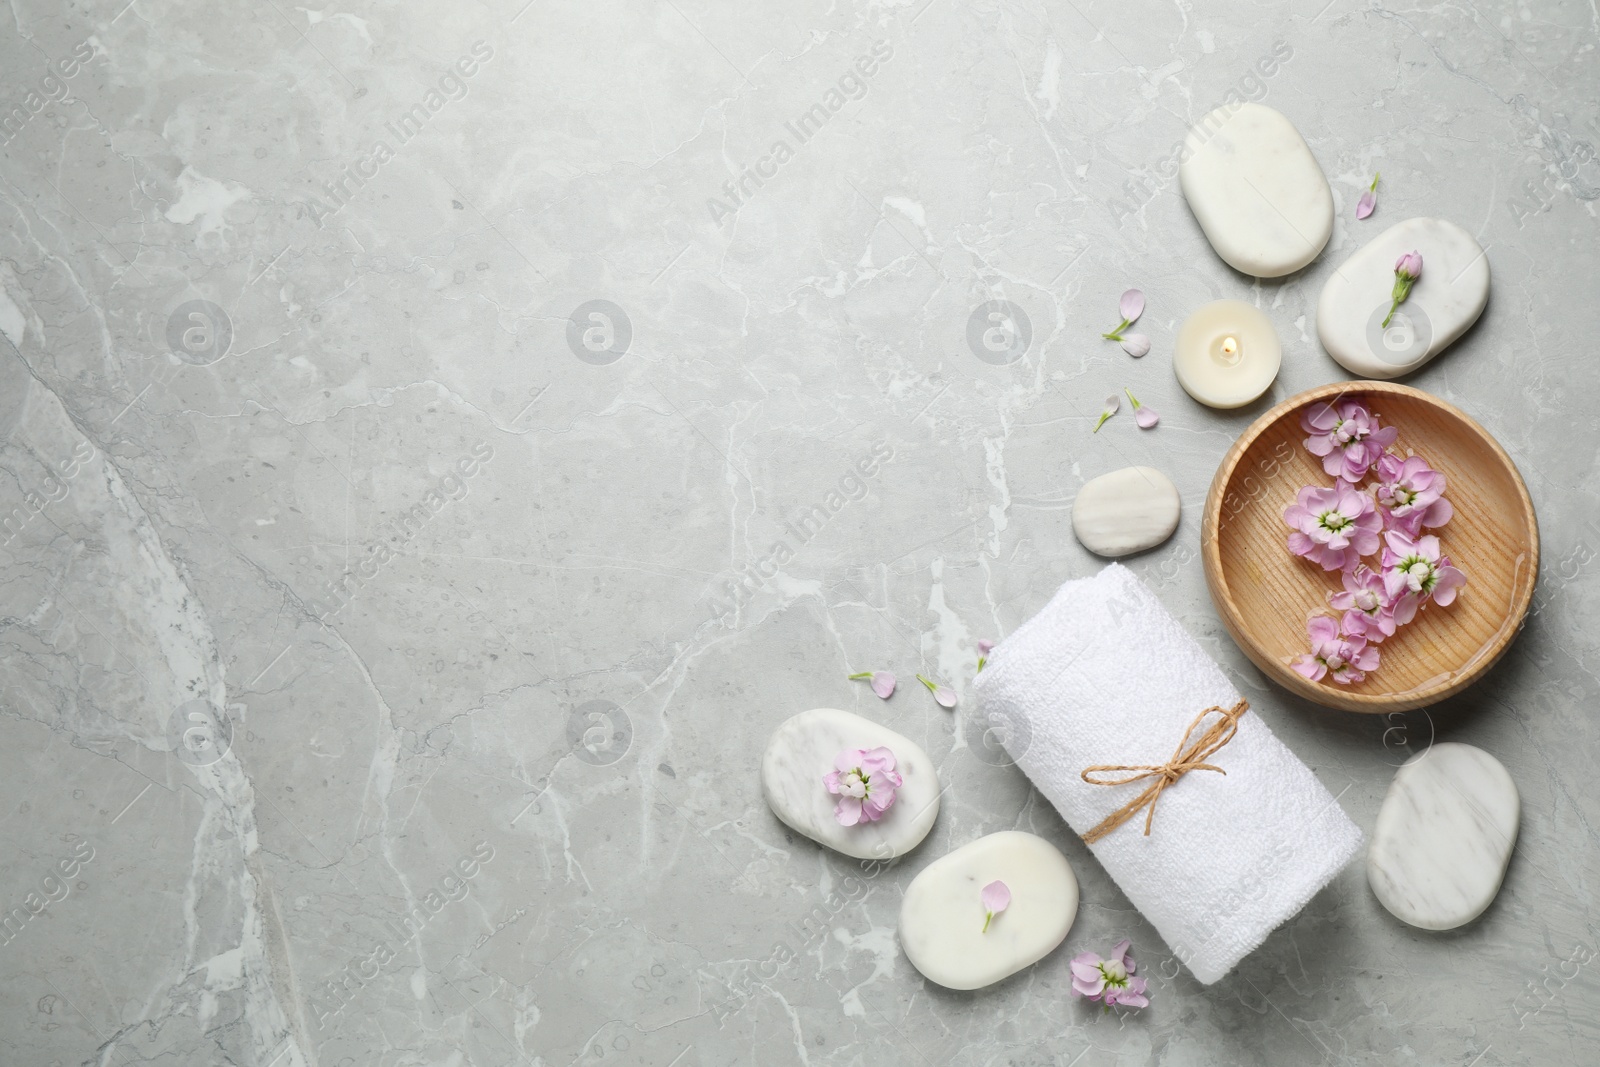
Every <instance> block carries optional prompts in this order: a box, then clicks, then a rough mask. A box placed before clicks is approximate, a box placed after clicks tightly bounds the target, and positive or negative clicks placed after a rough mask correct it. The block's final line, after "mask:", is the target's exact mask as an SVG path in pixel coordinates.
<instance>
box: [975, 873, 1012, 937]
mask: <svg viewBox="0 0 1600 1067" xmlns="http://www.w3.org/2000/svg"><path fill="white" fill-rule="evenodd" d="M978 895H979V897H980V898H981V899H982V900H983V910H984V912H985V915H984V919H983V929H982V930H979V931H978V932H979V933H981V934H986V933H988V932H989V924H990V923H992V922H994V917H995V916H996V915H999V914H1000V913H1001V912H1002V911H1005V910H1006V909H1007V908H1009V907H1010V906H1011V887H1010V886H1008V885H1006V884H1005V883H1004V882H1002V881H1000V880H999V879H996V880H995V881H993V882H990V883H989V884H988V885H986V886H984V887H983V892H982V893H980V894H978Z"/></svg>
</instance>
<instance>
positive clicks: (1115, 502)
mask: <svg viewBox="0 0 1600 1067" xmlns="http://www.w3.org/2000/svg"><path fill="white" fill-rule="evenodd" d="M1182 506H1183V502H1182V499H1181V498H1180V497H1179V496H1178V487H1177V486H1175V485H1173V484H1172V479H1171V478H1168V477H1167V476H1166V475H1165V474H1162V473H1161V472H1160V471H1159V470H1157V469H1156V468H1154V467H1145V466H1139V467H1123V468H1122V469H1121V470H1115V471H1109V472H1107V473H1105V474H1102V475H1100V476H1099V477H1098V478H1091V479H1089V481H1088V482H1086V483H1084V486H1083V488H1082V489H1079V490H1078V495H1077V496H1075V497H1073V499H1072V532H1073V534H1074V535H1075V536H1076V537H1077V538H1078V542H1079V543H1080V544H1082V545H1083V547H1084V548H1087V549H1088V550H1089V551H1090V552H1093V553H1094V554H1095V555H1097V556H1104V557H1106V558H1108V559H1116V558H1118V557H1121V556H1131V555H1133V554H1134V553H1135V552H1143V551H1144V550H1145V549H1147V548H1154V547H1155V546H1156V545H1159V544H1160V543H1161V542H1163V541H1165V540H1166V539H1167V538H1169V537H1171V536H1172V531H1174V530H1176V529H1177V528H1178V519H1179V517H1180V515H1181V512H1182Z"/></svg>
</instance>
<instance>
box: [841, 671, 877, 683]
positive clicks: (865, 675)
mask: <svg viewBox="0 0 1600 1067" xmlns="http://www.w3.org/2000/svg"><path fill="white" fill-rule="evenodd" d="M871 677H872V672H871V671H862V672H861V673H860V674H852V675H851V676H850V677H849V678H848V679H846V680H847V681H851V682H853V681H855V680H856V679H857V678H871Z"/></svg>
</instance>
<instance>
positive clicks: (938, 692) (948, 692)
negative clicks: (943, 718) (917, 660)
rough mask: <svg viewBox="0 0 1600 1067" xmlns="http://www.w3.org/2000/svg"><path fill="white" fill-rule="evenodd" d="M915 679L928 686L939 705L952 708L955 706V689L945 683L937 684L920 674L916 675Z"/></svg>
mask: <svg viewBox="0 0 1600 1067" xmlns="http://www.w3.org/2000/svg"><path fill="white" fill-rule="evenodd" d="M917 681H919V682H921V683H922V684H923V685H925V686H927V687H928V692H930V693H932V694H933V699H935V700H937V701H938V702H939V706H940V707H942V708H953V707H955V706H956V691H955V690H954V689H951V688H950V687H949V686H947V685H939V684H938V683H937V682H930V681H928V679H926V678H924V677H923V676H922V675H920V674H919V675H917Z"/></svg>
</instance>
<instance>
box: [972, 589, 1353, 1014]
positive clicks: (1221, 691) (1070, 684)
mask: <svg viewBox="0 0 1600 1067" xmlns="http://www.w3.org/2000/svg"><path fill="white" fill-rule="evenodd" d="M975 689H976V690H977V693H978V696H979V698H980V700H981V701H982V706H983V710H984V713H985V714H986V715H987V717H988V718H989V720H990V723H991V725H992V726H994V727H996V732H997V733H999V734H1000V735H1001V740H1002V743H1003V744H1004V745H1005V746H1006V748H1007V750H1008V751H1009V752H1010V754H1011V757H1012V758H1013V759H1014V760H1016V761H1017V765H1018V766H1019V767H1021V768H1022V770H1023V772H1024V773H1026V774H1027V776H1028V778H1029V779H1031V780H1032V782H1033V784H1034V785H1035V786H1036V787H1037V788H1038V790H1039V791H1040V792H1041V793H1043V794H1044V795H1045V796H1046V797H1048V798H1049V799H1050V802H1051V803H1052V804H1054V805H1055V806H1056V810H1057V811H1059V812H1060V813H1061V817H1062V818H1064V819H1065V820H1066V821H1067V823H1068V824H1069V825H1070V826H1071V827H1072V828H1073V829H1074V830H1076V831H1077V832H1078V833H1079V834H1085V833H1088V832H1089V830H1090V829H1092V828H1093V827H1094V826H1096V825H1097V824H1098V823H1100V821H1101V820H1102V819H1104V818H1105V817H1106V816H1107V815H1110V814H1111V813H1112V812H1114V811H1116V810H1117V809H1118V808H1121V807H1122V806H1123V805H1125V804H1127V803H1128V801H1130V800H1132V799H1133V798H1134V797H1136V796H1138V795H1139V793H1140V792H1141V791H1143V790H1144V789H1145V788H1146V787H1147V786H1148V785H1150V784H1151V783H1152V782H1153V781H1155V779H1151V778H1147V779H1144V780H1142V781H1139V782H1136V783H1133V784H1130V785H1118V786H1096V785H1089V784H1087V783H1086V782H1084V781H1083V779H1082V778H1081V777H1080V776H1079V772H1081V771H1082V770H1084V768H1086V767H1090V766H1094V765H1096V764H1131V765H1146V764H1148V765H1151V766H1159V765H1161V764H1165V763H1167V762H1169V761H1170V760H1171V759H1172V757H1173V753H1174V750H1176V749H1177V748H1178V745H1179V742H1180V741H1181V740H1182V739H1183V735H1184V732H1185V731H1186V730H1187V729H1188V728H1189V725H1190V724H1191V723H1192V722H1194V719H1195V717H1196V716H1197V715H1199V714H1200V713H1201V712H1202V711H1204V710H1205V709H1207V708H1209V707H1211V706H1212V705H1216V706H1219V707H1222V708H1231V707H1233V706H1234V705H1235V704H1236V703H1237V702H1238V700H1239V693H1238V691H1237V690H1235V689H1234V687H1233V686H1232V685H1231V684H1230V683H1229V682H1228V679H1227V678H1226V677H1225V676H1224V675H1223V673H1222V671H1221V670H1219V669H1218V668H1217V665H1216V664H1215V663H1213V662H1212V661H1211V658H1210V657H1209V656H1207V655H1206V654H1205V652H1204V651H1203V650H1202V649H1201V648H1200V646H1199V645H1198V644H1196V643H1195V640H1194V638H1193V637H1191V636H1189V634H1188V633H1187V632H1186V631H1185V630H1184V629H1183V627H1182V626H1180V625H1179V624H1178V621H1177V620H1176V619H1174V618H1173V617H1172V616H1171V615H1169V614H1168V613H1167V610H1166V609H1165V608H1164V607H1162V606H1161V602H1160V601H1159V600H1157V599H1156V598H1155V595H1154V594H1152V593H1151V592H1150V590H1148V589H1147V588H1145V586H1144V584H1143V583H1142V582H1140V581H1139V579H1138V578H1136V577H1135V576H1134V574H1133V572H1131V571H1129V570H1128V569H1127V568H1126V567H1122V566H1120V565H1118V564H1115V563H1113V564H1111V565H1110V566H1107V567H1106V568H1105V569H1104V570H1102V571H1101V572H1100V573H1099V574H1098V575H1096V576H1095V577H1093V578H1083V579H1078V580H1075V581H1070V582H1067V583H1066V584H1065V585H1063V586H1062V587H1061V588H1060V590H1058V591H1057V593H1056V595H1055V596H1054V597H1053V598H1051V600H1050V603H1049V604H1048V605H1046V606H1045V608H1044V610H1043V611H1041V612H1039V614H1038V615H1036V616H1034V617H1033V618H1032V619H1029V620H1028V621H1027V622H1026V623H1025V624H1023V626H1022V627H1021V628H1019V629H1018V630H1017V631H1016V632H1015V633H1013V634H1012V635H1011V636H1009V637H1007V638H1006V639H1005V640H1004V641H1002V642H1001V643H1000V644H999V645H997V646H996V647H995V649H994V651H993V652H992V653H991V654H990V656H989V662H988V664H987V665H986V666H985V668H984V669H983V671H982V672H981V673H979V675H978V676H977V680H976V682H975ZM1217 718H1218V716H1216V715H1214V714H1213V715H1212V716H1209V717H1208V719H1207V720H1206V722H1205V723H1202V724H1201V727H1200V728H1199V729H1197V730H1196V731H1195V735H1194V736H1195V737H1199V736H1200V734H1201V733H1203V732H1204V730H1205V728H1206V726H1207V725H1208V724H1209V723H1211V722H1214V721H1216V720H1217ZM1206 762H1207V763H1210V764H1213V765H1215V766H1217V767H1220V768H1222V769H1223V770H1224V771H1226V772H1227V775H1226V776H1224V775H1222V774H1218V773H1217V772H1215V771H1208V770H1192V771H1190V772H1188V773H1187V774H1185V775H1184V776H1183V777H1182V778H1180V779H1179V780H1178V781H1177V782H1175V783H1173V784H1172V785H1169V786H1168V787H1167V788H1166V790H1165V791H1164V792H1163V793H1162V794H1161V796H1160V798H1159V800H1158V802H1157V804H1156V809H1155V819H1154V822H1153V824H1152V826H1151V830H1150V836H1149V837H1146V836H1144V828H1145V816H1146V814H1147V812H1146V811H1145V810H1141V811H1139V812H1138V813H1137V814H1135V815H1134V817H1133V818H1131V819H1129V820H1128V821H1127V822H1125V823H1123V824H1122V825H1121V826H1120V827H1118V828H1117V829H1116V830H1114V831H1112V832H1111V833H1110V834H1108V835H1107V836H1105V837H1103V838H1101V839H1100V840H1099V841H1098V842H1097V843H1095V844H1092V845H1090V846H1089V847H1090V850H1091V851H1092V852H1093V853H1094V855H1095V858H1096V859H1098V860H1099V861H1100V862H1101V864H1103V865H1104V866H1105V869H1106V870H1107V871H1108V872H1109V873H1110V875H1111V877H1112V878H1113V879H1115V880H1116V883H1117V885H1118V886H1120V887H1121V889H1122V891H1123V892H1124V893H1126V894H1127V896H1128V899H1129V900H1131V901H1132V902H1133V904H1134V906H1135V907H1137V908H1138V909H1139V911H1140V912H1142V913H1143V914H1144V916H1145V918H1147V919H1149V920H1150V922H1151V923H1152V924H1154V926H1155V928H1156V930H1158V931H1159V932H1160V934H1161V936H1162V937H1163V938H1165V939H1166V942H1167V944H1168V946H1169V947H1171V949H1172V951H1173V954H1174V955H1176V956H1177V957H1178V958H1179V959H1180V960H1182V961H1183V962H1184V963H1185V964H1186V965H1187V966H1188V968H1189V970H1190V971H1191V972H1192V973H1193V974H1194V976H1195V977H1196V978H1198V979H1199V980H1200V981H1201V982H1203V983H1207V984H1209V983H1211V982H1215V981H1217V979H1219V978H1221V977H1222V976H1223V975H1225V974H1227V973H1228V972H1229V971H1230V970H1232V969H1233V967H1234V965H1235V964H1237V963H1238V962H1239V961H1240V960H1241V959H1243V958H1244V957H1245V956H1246V955H1247V954H1249V953H1250V952H1251V951H1252V950H1253V949H1255V948H1256V946H1258V945H1260V944H1261V942H1262V941H1264V940H1265V939H1266V937H1267V935H1268V934H1270V933H1271V932H1272V931H1273V929H1274V928H1276V927H1277V926H1278V924H1280V923H1282V922H1284V921H1285V920H1287V919H1289V918H1292V917H1293V916H1294V915H1295V914H1297V913H1298V912H1299V911H1300V909H1301V908H1303V907H1305V905H1306V903H1307V901H1309V900H1310V899H1311V898H1312V897H1313V896H1314V895H1315V894H1316V893H1317V891H1318V890H1320V889H1321V888H1322V887H1323V886H1325V885H1327V884H1328V883H1329V882H1330V881H1332V880H1333V878H1334V876H1335V875H1337V874H1338V873H1339V871H1340V870H1342V869H1343V868H1344V866H1345V864H1347V863H1349V862H1350V860H1351V858H1353V857H1354V856H1355V854H1356V852H1357V851H1358V850H1359V849H1360V848H1361V843H1362V839H1361V831H1360V830H1359V829H1357V828H1356V825H1355V824H1354V823H1353V822H1351V821H1350V819H1349V817H1348V816H1347V815H1345V813H1344V811H1343V809H1341V808H1340V807H1339V805H1338V802H1337V801H1336V800H1335V799H1334V797H1333V796H1332V795H1330V794H1329V792H1328V790H1327V789H1326V788H1324V787H1323V785H1322V783H1321V782H1319V781H1317V779H1316V776H1315V775H1313V774H1312V773H1311V771H1310V769H1309V768H1307V767H1306V765H1305V764H1303V763H1301V762H1300V760H1299V759H1297V758H1296V757H1295V755H1294V753H1293V752H1290V751H1289V750H1288V749H1287V748H1286V747H1284V745H1283V742H1281V741H1279V740H1278V739H1277V738H1276V737H1274V736H1273V734H1272V731H1271V730H1270V729H1268V728H1267V725H1266V723H1264V722H1262V720H1261V717H1260V716H1259V715H1257V714H1256V713H1255V712H1254V711H1247V712H1245V713H1244V715H1243V716H1242V717H1240V719H1239V728H1238V733H1237V734H1236V735H1235V736H1234V737H1233V739H1232V740H1231V741H1229V742H1228V743H1227V744H1226V745H1224V746H1223V747H1222V748H1221V749H1218V750H1217V751H1216V753H1215V754H1213V755H1211V756H1210V757H1208V758H1207V759H1206ZM1121 776H1122V775H1119V774H1107V775H1103V776H1101V777H1112V778H1115V777H1121Z"/></svg>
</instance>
